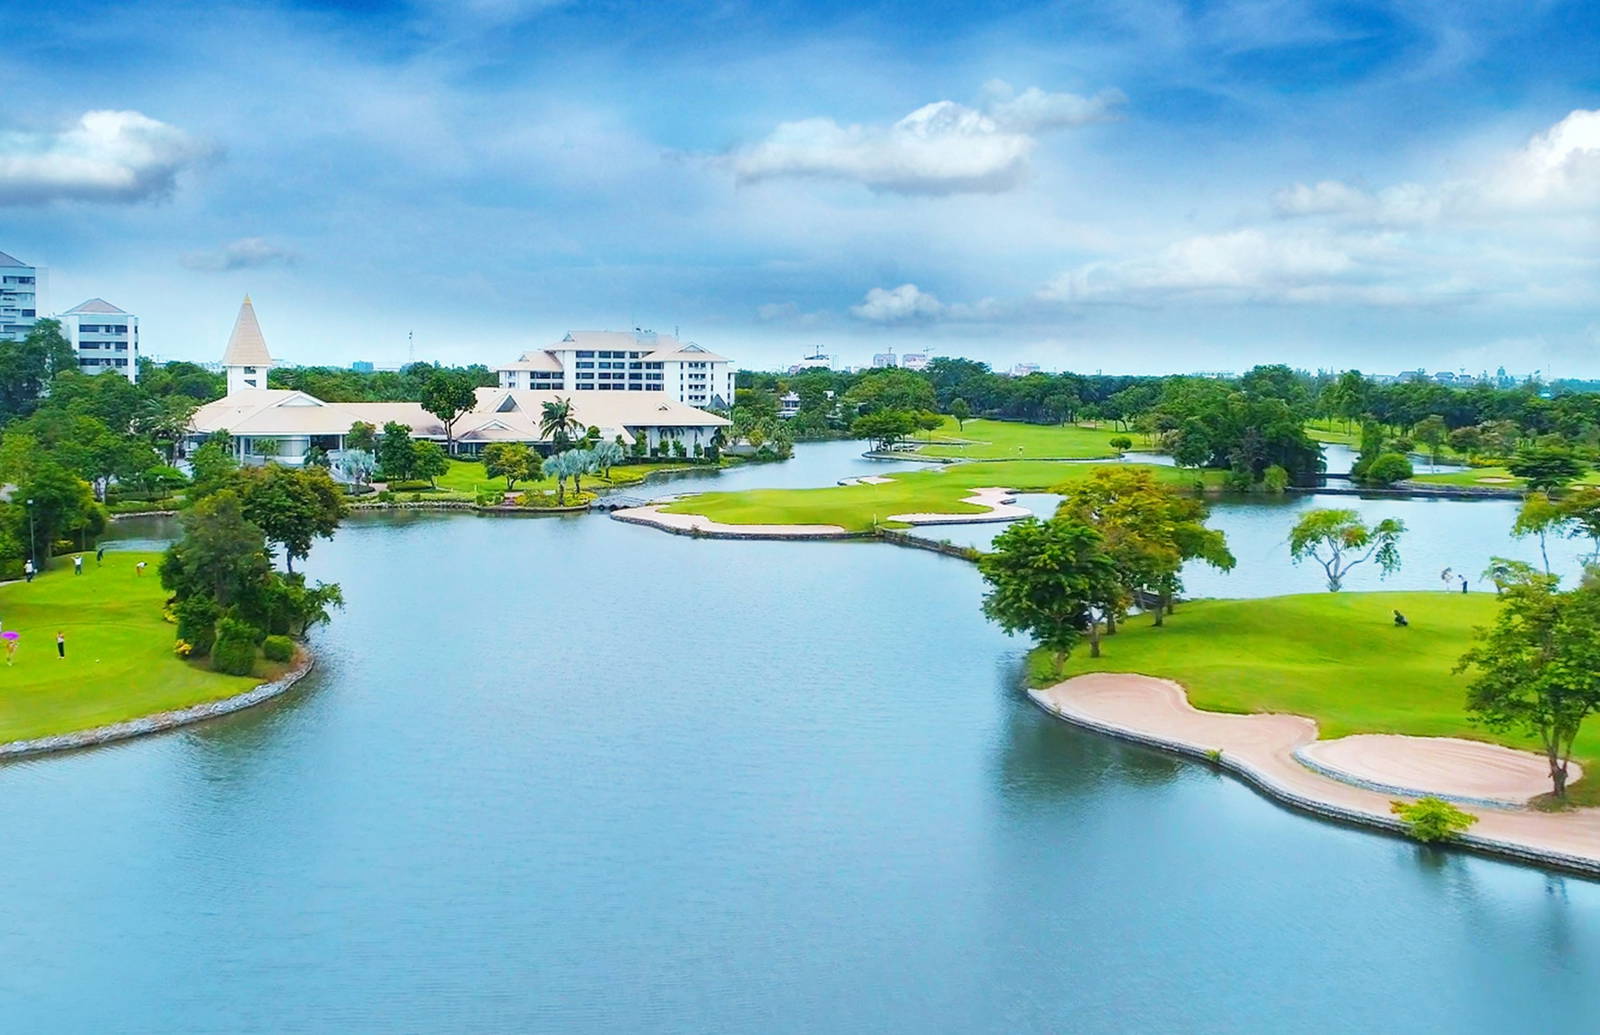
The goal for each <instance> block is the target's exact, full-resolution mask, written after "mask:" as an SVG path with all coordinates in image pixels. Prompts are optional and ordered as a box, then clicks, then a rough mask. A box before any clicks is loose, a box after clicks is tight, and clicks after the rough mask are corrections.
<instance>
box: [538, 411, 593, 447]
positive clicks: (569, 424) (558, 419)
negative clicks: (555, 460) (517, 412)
mask: <svg viewBox="0 0 1600 1035" xmlns="http://www.w3.org/2000/svg"><path fill="white" fill-rule="evenodd" d="M582 429H583V424H582V422H580V421H579V420H578V418H577V415H576V414H575V413H574V412H573V410H572V399H571V398H566V399H559V398H557V399H551V400H549V401H547V402H546V403H545V404H544V405H543V406H542V407H540V415H539V434H540V435H543V436H544V437H545V438H547V439H549V440H550V445H551V449H552V450H554V451H555V452H557V453H560V452H562V451H563V450H565V449H566V448H567V447H568V445H570V444H571V441H572V433H573V432H575V431H581V430H582Z"/></svg>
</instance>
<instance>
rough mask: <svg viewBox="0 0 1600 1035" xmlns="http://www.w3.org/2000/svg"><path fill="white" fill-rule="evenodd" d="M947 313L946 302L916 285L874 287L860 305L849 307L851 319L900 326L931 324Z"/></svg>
mask: <svg viewBox="0 0 1600 1035" xmlns="http://www.w3.org/2000/svg"><path fill="white" fill-rule="evenodd" d="M945 309H946V306H945V304H944V303H943V302H941V301H939V299H938V298H937V297H935V296H934V295H931V294H929V293H928V292H926V291H923V290H922V289H921V288H919V287H917V286H916V285H915V284H901V285H900V286H899V287H897V288H877V287H875V288H873V289H872V290H871V291H868V292H867V296H866V297H865V298H863V299H862V300H861V303H860V304H859V305H853V306H851V307H850V315H852V316H854V317H856V318H858V319H861V320H867V321H870V322H872V323H901V322H904V321H907V320H931V319H933V318H935V317H938V316H940V315H942V314H943V313H944V312H945Z"/></svg>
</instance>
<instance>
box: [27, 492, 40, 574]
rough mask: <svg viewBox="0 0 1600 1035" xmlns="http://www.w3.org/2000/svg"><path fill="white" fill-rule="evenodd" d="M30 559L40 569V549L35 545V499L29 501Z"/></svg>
mask: <svg viewBox="0 0 1600 1035" xmlns="http://www.w3.org/2000/svg"><path fill="white" fill-rule="evenodd" d="M28 561H29V562H30V563H32V565H33V570H34V571H38V570H39V550H38V548H37V547H35V546H34V545H33V500H29V501H28Z"/></svg>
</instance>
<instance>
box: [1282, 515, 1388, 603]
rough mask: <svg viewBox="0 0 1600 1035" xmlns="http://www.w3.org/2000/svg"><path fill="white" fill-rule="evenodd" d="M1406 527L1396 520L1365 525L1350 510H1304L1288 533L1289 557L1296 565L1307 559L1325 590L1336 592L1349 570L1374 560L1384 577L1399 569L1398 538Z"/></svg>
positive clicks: (1385, 519)
mask: <svg viewBox="0 0 1600 1035" xmlns="http://www.w3.org/2000/svg"><path fill="white" fill-rule="evenodd" d="M1405 530H1406V526H1405V523H1404V522H1403V521H1400V520H1399V519H1398V518H1384V519H1383V520H1382V521H1377V522H1374V523H1373V524H1371V525H1368V524H1367V523H1365V522H1364V521H1362V520H1361V516H1360V515H1359V514H1357V513H1356V512H1355V511H1353V510H1339V509H1331V510H1308V511H1306V512H1305V513H1304V514H1302V515H1301V517H1300V520H1299V521H1297V522H1295V525H1294V527H1293V528H1292V529H1290V530H1289V556H1290V557H1291V558H1293V560H1294V562H1295V563H1296V564H1298V563H1300V562H1301V561H1303V560H1306V559H1308V558H1309V559H1310V560H1313V561H1316V562H1317V563H1318V564H1320V565H1321V566H1322V570H1323V573H1324V574H1325V575H1326V576H1327V579H1328V591H1329V592H1330V593H1337V592H1338V591H1339V589H1340V588H1341V587H1342V586H1343V585H1344V579H1345V576H1346V575H1348V574H1349V573H1350V569H1351V568H1354V567H1356V566H1357V565H1359V564H1365V563H1366V562H1367V561H1369V560H1376V561H1377V562H1378V568H1379V569H1380V570H1381V571H1382V572H1383V574H1384V575H1385V576H1388V575H1392V574H1394V573H1395V572H1396V571H1399V570H1400V536H1401V535H1402V534H1403V533H1404V532H1405Z"/></svg>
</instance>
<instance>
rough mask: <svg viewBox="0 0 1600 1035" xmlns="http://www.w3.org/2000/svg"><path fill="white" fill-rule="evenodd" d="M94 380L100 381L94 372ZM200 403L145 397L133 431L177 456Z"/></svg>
mask: <svg viewBox="0 0 1600 1035" xmlns="http://www.w3.org/2000/svg"><path fill="white" fill-rule="evenodd" d="M95 380H97V381H98V380H100V377H99V376H98V375H97V376H96V377H95ZM198 408H199V403H198V402H197V401H195V400H194V399H192V398H190V397H189V396H187V395H166V396H161V397H159V398H156V399H148V400H146V401H145V403H144V404H143V406H141V407H140V409H139V414H138V416H136V417H135V418H134V425H133V426H134V430H136V431H138V432H139V433H140V434H143V435H147V436H149V438H150V441H152V442H154V443H155V444H156V446H157V447H158V448H160V449H161V451H162V452H163V453H165V454H166V456H167V461H168V462H169V463H170V462H171V461H173V460H174V459H176V457H177V451H178V443H180V442H182V441H183V437H184V436H185V435H187V434H188V433H189V424H190V422H191V421H192V420H193V419H194V411H195V410H196V409H198Z"/></svg>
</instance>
